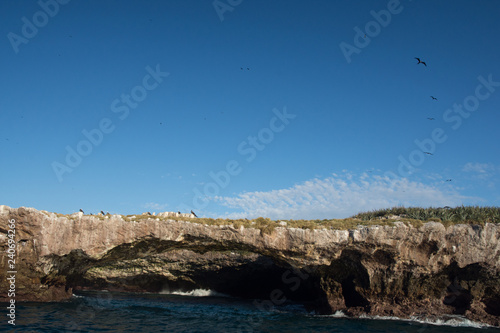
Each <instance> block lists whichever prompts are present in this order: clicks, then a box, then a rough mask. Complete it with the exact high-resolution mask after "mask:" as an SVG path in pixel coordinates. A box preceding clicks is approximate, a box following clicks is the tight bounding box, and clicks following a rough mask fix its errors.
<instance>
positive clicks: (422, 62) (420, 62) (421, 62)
mask: <svg viewBox="0 0 500 333" xmlns="http://www.w3.org/2000/svg"><path fill="white" fill-rule="evenodd" d="M415 59H417V60H418V62H417V65H418V64H424V66H425V67H427V64H426V63H425V62H424V61H421V60H420V58H415Z"/></svg>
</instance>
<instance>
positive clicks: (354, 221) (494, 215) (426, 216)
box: [95, 206, 500, 234]
mask: <svg viewBox="0 0 500 333" xmlns="http://www.w3.org/2000/svg"><path fill="white" fill-rule="evenodd" d="M95 217H98V218H100V219H104V217H103V216H98V215H95ZM122 218H123V219H124V220H125V221H141V220H148V219H157V218H158V217H157V216H154V215H153V216H149V215H126V216H125V215H122ZM161 219H162V220H163V219H172V220H177V221H188V222H193V223H200V224H206V225H219V226H223V225H226V226H229V225H231V226H233V227H234V228H236V229H239V228H240V227H244V228H256V229H260V230H261V232H262V233H264V234H271V233H272V232H273V231H274V229H275V228H276V227H279V226H282V225H285V223H286V226H287V227H291V228H302V229H310V230H313V229H336V230H347V229H355V228H356V227H357V226H359V225H364V226H372V225H380V226H384V225H388V226H392V225H394V222H396V221H401V222H403V223H406V224H408V225H412V226H414V227H420V226H422V225H423V224H424V223H425V222H430V221H434V222H440V223H442V224H443V225H444V226H446V227H447V226H449V225H452V224H477V225H484V224H485V223H500V207H479V206H459V207H454V208H451V207H444V208H434V207H430V208H422V207H393V208H387V209H379V210H373V211H369V212H363V213H359V214H356V215H354V216H352V217H349V218H346V219H324V220H276V221H273V220H271V219H269V218H264V217H258V218H256V219H251V220H249V219H221V218H218V219H213V218H189V217H169V218H161Z"/></svg>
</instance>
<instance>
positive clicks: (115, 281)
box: [0, 206, 500, 326]
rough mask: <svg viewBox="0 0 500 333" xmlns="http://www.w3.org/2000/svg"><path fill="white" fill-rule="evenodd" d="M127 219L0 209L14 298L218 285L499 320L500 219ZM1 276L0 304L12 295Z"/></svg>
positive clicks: (377, 308) (392, 311)
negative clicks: (347, 223) (12, 264)
mask: <svg viewBox="0 0 500 333" xmlns="http://www.w3.org/2000/svg"><path fill="white" fill-rule="evenodd" d="M164 216H165V217H163V215H160V214H158V215H157V216H141V218H140V219H137V220H134V219H131V220H130V219H124V218H122V217H121V216H120V215H113V216H110V217H109V218H108V217H102V216H85V215H83V214H81V213H80V214H73V215H70V216H62V215H60V214H55V213H49V212H46V211H38V210H36V209H33V208H24V207H21V208H9V207H7V206H0V248H1V251H2V253H4V255H2V258H1V261H0V272H1V273H0V274H1V275H4V274H6V272H7V271H8V270H9V269H8V267H7V259H8V258H7V257H6V255H5V251H6V249H7V248H8V237H7V231H8V229H9V227H8V221H9V220H15V221H16V222H15V225H16V237H15V241H16V244H17V246H16V249H17V254H16V256H17V257H16V270H17V275H16V300H18V301H21V300H30V301H54V300H56V301H57V300H62V299H65V298H69V297H71V294H72V290H74V289H96V290H102V289H106V290H122V291H149V292H165V291H167V292H168V291H172V290H178V289H180V290H191V289H195V288H204V289H212V290H215V291H217V292H221V293H225V294H229V295H233V296H239V297H248V298H258V299H262V300H268V301H267V304H268V305H269V304H270V305H272V304H273V303H274V304H279V302H283V301H284V300H285V299H286V300H292V301H296V302H301V303H302V304H304V306H305V307H306V308H307V309H308V310H314V311H316V312H317V313H321V314H329V313H335V312H336V311H338V310H342V311H343V312H344V313H346V314H350V315H354V316H356V315H360V314H363V313H366V314H370V315H382V316H389V315H390V316H399V317H410V316H440V315H444V314H460V315H463V316H465V317H467V318H469V319H471V320H474V321H480V322H483V323H488V324H491V325H495V326H500V319H499V318H500V225H498V224H488V223H487V224H485V225H484V226H478V225H452V226H449V227H447V228H445V227H444V226H443V225H442V224H440V223H435V222H430V223H426V224H424V225H423V226H422V227H420V228H415V227H412V226H410V225H408V224H405V223H403V222H395V223H394V226H370V227H363V226H359V227H358V228H357V229H354V230H333V229H314V230H310V229H297V228H290V227H287V226H285V225H284V224H281V225H279V224H277V226H276V228H275V229H274V231H273V232H272V234H266V233H263V232H261V230H259V229H253V228H244V227H240V228H239V229H235V228H233V227H232V226H227V225H226V226H213V225H204V224H200V223H194V222H185V221H175V220H171V219H167V217H166V216H168V214H165V215H164ZM8 289H9V288H8V281H7V280H6V278H5V277H3V276H2V278H1V279H0V301H6V300H8V296H7V290H8Z"/></svg>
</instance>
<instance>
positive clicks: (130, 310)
mask: <svg viewBox="0 0 500 333" xmlns="http://www.w3.org/2000/svg"><path fill="white" fill-rule="evenodd" d="M259 302H260V301H258V300H257V301H256V300H242V299H238V298H232V297H225V296H224V295H219V294H215V293H212V292H209V291H205V290H197V291H192V292H189V293H177V294H132V293H118V292H90V291H87V292H78V293H76V292H75V295H74V296H73V298H72V299H70V300H68V301H65V302H57V303H20V304H17V307H16V321H15V322H16V325H15V326H12V325H10V324H8V323H7V319H8V318H7V317H6V315H5V314H6V308H5V307H6V305H7V304H6V303H1V304H2V309H4V310H3V311H2V312H3V313H4V315H3V316H2V317H3V320H2V322H1V323H0V331H1V332H9V331H10V332H198V333H202V332H207V333H208V332H242V333H244V332H245V333H246V332H248V333H250V332H269V333H271V332H290V333H299V332H426V333H437V332H450V333H451V332H454V333H456V332H476V333H479V332H500V330H498V329H495V328H488V327H485V326H481V325H477V324H475V323H472V322H470V321H466V320H463V319H462V318H460V317H448V318H440V319H432V320H431V321H432V322H433V323H432V324H431V323H428V322H426V321H425V320H424V321H422V320H420V319H415V320H413V321H403V320H396V319H395V318H378V319H374V318H363V319H351V318H346V317H344V316H343V315H342V314H341V313H337V314H335V315H331V316H318V315H314V314H312V313H308V312H307V311H306V310H305V309H304V308H303V307H302V306H301V305H299V304H293V303H289V304H282V305H280V306H274V307H265V306H259V304H262V303H259Z"/></svg>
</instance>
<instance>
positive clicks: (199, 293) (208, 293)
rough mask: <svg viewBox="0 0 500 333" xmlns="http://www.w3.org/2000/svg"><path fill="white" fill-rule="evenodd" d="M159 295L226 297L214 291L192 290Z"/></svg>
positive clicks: (163, 292) (164, 292)
mask: <svg viewBox="0 0 500 333" xmlns="http://www.w3.org/2000/svg"><path fill="white" fill-rule="evenodd" d="M161 294H173V295H181V296H193V297H209V296H217V297H228V295H226V294H222V293H218V292H216V291H214V290H210V289H193V290H189V291H181V290H176V291H170V292H169V291H162V292H161Z"/></svg>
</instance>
